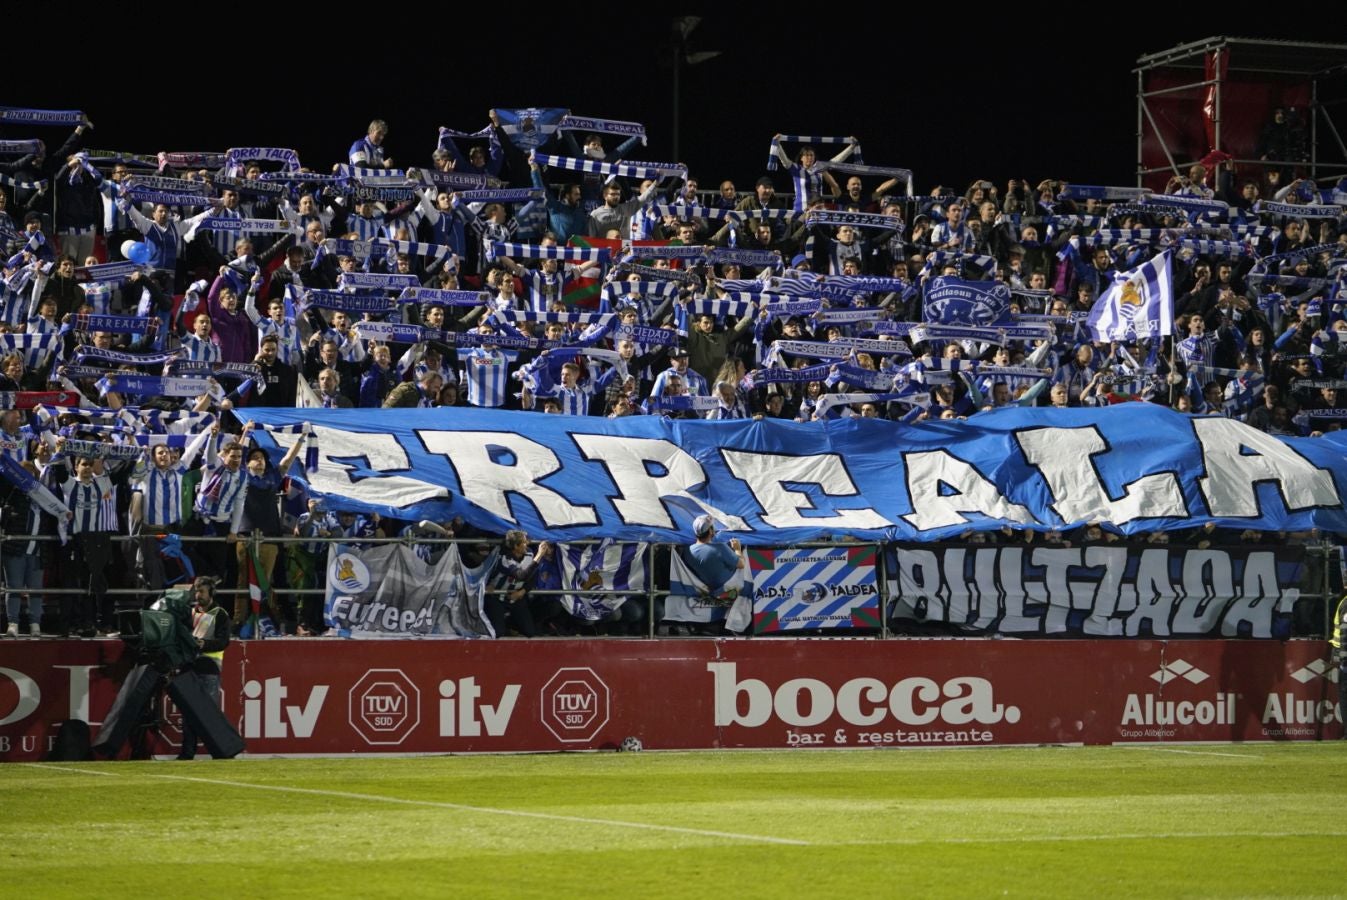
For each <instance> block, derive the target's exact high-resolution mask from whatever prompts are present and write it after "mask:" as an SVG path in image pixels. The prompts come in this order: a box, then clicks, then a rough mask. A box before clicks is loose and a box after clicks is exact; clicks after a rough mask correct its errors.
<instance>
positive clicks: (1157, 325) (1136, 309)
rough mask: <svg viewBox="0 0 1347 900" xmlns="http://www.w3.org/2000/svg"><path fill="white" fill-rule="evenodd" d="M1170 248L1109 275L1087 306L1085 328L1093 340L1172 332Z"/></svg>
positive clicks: (1151, 336) (1153, 336)
mask: <svg viewBox="0 0 1347 900" xmlns="http://www.w3.org/2000/svg"><path fill="white" fill-rule="evenodd" d="M1169 263H1170V251H1169V250H1164V251H1161V252H1160V253H1159V254H1157V255H1156V256H1154V257H1152V258H1151V259H1150V261H1149V262H1144V263H1142V264H1141V265H1139V266H1137V267H1136V268H1135V269H1128V270H1127V271H1126V272H1119V273H1118V274H1116V275H1114V276H1113V284H1112V285H1110V286H1109V288H1108V290H1106V291H1104V293H1103V294H1101V295H1100V297H1099V299H1098V300H1096V301H1095V304H1094V306H1093V307H1091V309H1090V315H1089V318H1087V319H1086V320H1085V327H1086V328H1088V329H1089V330H1090V334H1091V335H1092V336H1093V337H1094V339H1095V340H1096V341H1130V340H1135V339H1137V338H1155V337H1160V336H1161V335H1166V334H1173V333H1174V284H1173V280H1172V277H1171V275H1170V267H1169Z"/></svg>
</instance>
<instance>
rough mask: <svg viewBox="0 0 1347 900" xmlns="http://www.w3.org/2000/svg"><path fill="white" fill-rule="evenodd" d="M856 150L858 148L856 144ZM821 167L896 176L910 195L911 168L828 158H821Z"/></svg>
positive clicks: (846, 172)
mask: <svg viewBox="0 0 1347 900" xmlns="http://www.w3.org/2000/svg"><path fill="white" fill-rule="evenodd" d="M856 149H857V150H859V149H860V147H859V146H858V147H857V148H856ZM852 158H853V159H859V158H860V157H859V156H858V155H854V154H853V157H852ZM821 162H822V164H823V168H825V169H828V170H830V171H833V172H841V173H842V174H843V175H874V176H876V177H880V178H885V179H888V178H896V179H898V180H899V181H901V182H903V183H904V184H905V185H907V196H909V197H911V196H912V170H911V169H895V168H893V167H891V166H867V165H863V164H861V163H854V162H833V161H832V160H830V159H825V160H821Z"/></svg>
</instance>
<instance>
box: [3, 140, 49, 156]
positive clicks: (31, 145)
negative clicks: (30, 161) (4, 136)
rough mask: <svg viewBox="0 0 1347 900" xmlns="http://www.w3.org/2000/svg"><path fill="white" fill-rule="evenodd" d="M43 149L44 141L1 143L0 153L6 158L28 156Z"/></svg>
mask: <svg viewBox="0 0 1347 900" xmlns="http://www.w3.org/2000/svg"><path fill="white" fill-rule="evenodd" d="M41 149H42V141H40V140H38V139H36V138H33V139H32V140H27V141H0V153H3V154H5V155H6V156H27V155H28V154H30V153H37V152H38V151H39V150H41Z"/></svg>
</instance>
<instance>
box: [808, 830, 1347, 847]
mask: <svg viewBox="0 0 1347 900" xmlns="http://www.w3.org/2000/svg"><path fill="white" fill-rule="evenodd" d="M1306 837H1326V838H1340V837H1347V832H1343V831H1176V832H1169V833H1167V834H1160V833H1156V834H1042V835H1037V836H1027V837H1023V836H1022V837H982V838H978V837H970V838H959V837H950V838H893V839H892V840H883V841H837V842H835V843H820V844H818V845H817V846H820V847H823V846H827V847H868V846H884V845H897V846H920V845H924V844H1057V843H1071V842H1074V841H1151V840H1159V841H1164V840H1192V839H1198V840H1202V839H1208V838H1211V839H1216V838H1219V839H1221V840H1225V839H1228V838H1259V839H1264V838H1306Z"/></svg>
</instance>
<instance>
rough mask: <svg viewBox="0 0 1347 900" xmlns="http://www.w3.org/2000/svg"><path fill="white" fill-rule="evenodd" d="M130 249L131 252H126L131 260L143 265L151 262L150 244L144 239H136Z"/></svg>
mask: <svg viewBox="0 0 1347 900" xmlns="http://www.w3.org/2000/svg"><path fill="white" fill-rule="evenodd" d="M130 251H131V252H129V253H127V254H126V258H127V259H129V260H131V262H133V263H135V264H136V265H138V266H143V265H146V264H148V263H149V261H150V245H149V244H147V243H145V242H144V241H136V242H135V243H134V244H132V245H131V248H130Z"/></svg>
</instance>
